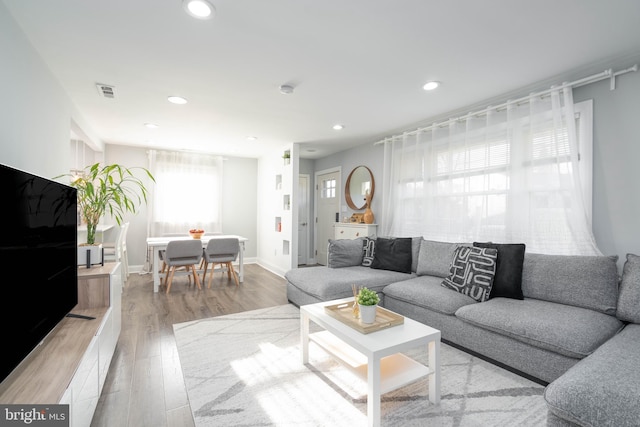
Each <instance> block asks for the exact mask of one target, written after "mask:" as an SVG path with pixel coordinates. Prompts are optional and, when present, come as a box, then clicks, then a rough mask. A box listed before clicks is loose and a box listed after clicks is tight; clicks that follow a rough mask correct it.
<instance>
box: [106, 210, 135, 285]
mask: <svg viewBox="0 0 640 427" xmlns="http://www.w3.org/2000/svg"><path fill="white" fill-rule="evenodd" d="M128 230H129V222H125V223H123V224H121V225H120V228H119V230H118V237H117V238H116V241H115V242H105V243H103V244H102V250H103V255H104V260H105V261H110V262H119V263H121V264H122V268H121V271H122V285H123V286H124V284H125V283H126V281H127V278H128V277H129V257H128V253H127V232H128Z"/></svg>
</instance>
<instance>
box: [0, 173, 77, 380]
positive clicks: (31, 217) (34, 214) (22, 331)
mask: <svg viewBox="0 0 640 427" xmlns="http://www.w3.org/2000/svg"><path fill="white" fill-rule="evenodd" d="M76 196H77V194H76V189H75V188H73V187H71V186H68V185H64V184H61V183H58V182H55V181H52V180H50V179H46V178H42V177H39V176H36V175H33V174H30V173H28V172H24V171H20V170H17V169H14V168H12V167H9V166H5V165H0V200H1V201H2V202H1V203H2V211H3V218H4V221H3V229H2V230H1V231H0V267H2V270H1V271H2V273H3V277H2V284H1V285H0V331H1V333H2V343H3V345H2V357H1V358H0V360H1V362H0V382H2V381H4V380H5V379H6V378H7V376H9V375H10V374H11V372H12V371H13V370H14V369H15V368H16V367H17V366H18V365H19V364H20V363H21V362H22V361H23V360H24V359H25V358H26V357H27V356H28V355H29V354H30V353H31V352H32V351H33V350H34V349H35V348H36V347H37V346H38V345H39V344H40V343H41V342H42V340H43V339H44V338H45V337H46V336H47V335H48V334H49V333H50V332H51V331H52V330H53V329H54V328H55V327H56V326H57V325H58V323H60V321H61V320H62V319H63V318H64V317H65V316H66V315H67V314H68V313H69V312H70V311H71V310H72V309H73V308H74V307H75V306H76V305H77V303H78V269H77V262H76V261H77V257H78V251H77V240H78V238H77V235H78V231H77V198H76Z"/></svg>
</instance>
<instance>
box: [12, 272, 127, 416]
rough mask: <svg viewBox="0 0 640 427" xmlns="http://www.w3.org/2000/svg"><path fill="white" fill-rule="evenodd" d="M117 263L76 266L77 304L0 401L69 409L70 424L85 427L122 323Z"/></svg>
mask: <svg viewBox="0 0 640 427" xmlns="http://www.w3.org/2000/svg"><path fill="white" fill-rule="evenodd" d="M121 268H122V267H121V265H120V263H109V264H105V265H104V266H101V267H93V268H89V269H87V268H85V267H79V268H78V305H77V306H76V307H75V308H74V309H73V310H72V311H71V312H72V313H73V314H79V315H83V316H89V317H93V318H94V319H81V318H73V317H66V318H65V319H63V320H62V321H61V322H60V323H59V324H58V326H57V327H56V328H55V329H54V330H53V331H52V332H51V333H50V334H49V335H48V336H47V337H46V338H45V339H44V340H43V342H42V344H41V345H40V346H39V347H38V348H37V349H36V350H34V351H33V352H32V353H31V355H29V357H28V358H27V359H26V360H25V361H23V363H22V364H21V365H20V366H19V367H18V368H17V369H16V371H14V372H13V373H12V374H11V375H10V376H9V377H8V378H7V379H6V380H5V381H3V382H2V387H1V388H0V403H22V404H24V403H29V404H47V403H62V404H68V405H69V412H70V426H71V427H86V426H88V425H90V424H91V419H92V418H93V413H94V411H95V408H96V405H97V404H98V399H99V398H100V393H101V392H102V387H103V385H104V382H105V379H106V376H107V372H108V371H109V365H110V363H111V358H112V357H113V353H114V352H115V348H116V343H117V342H118V337H119V336H120V329H121V324H122V305H121V301H122V274H121Z"/></svg>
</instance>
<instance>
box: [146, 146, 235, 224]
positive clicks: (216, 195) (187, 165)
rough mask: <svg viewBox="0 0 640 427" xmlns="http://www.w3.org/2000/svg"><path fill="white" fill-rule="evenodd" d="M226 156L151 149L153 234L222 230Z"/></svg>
mask: <svg viewBox="0 0 640 427" xmlns="http://www.w3.org/2000/svg"><path fill="white" fill-rule="evenodd" d="M222 163H223V162H222V157H219V156H212V155H207V154H198V153H183V152H169V151H156V150H151V151H150V152H149V170H150V171H151V173H152V174H153V176H154V177H155V179H156V183H155V184H154V185H153V191H152V194H151V206H152V208H151V209H150V212H149V216H150V218H149V230H148V234H149V236H162V235H164V234H167V233H184V234H185V235H187V232H188V231H189V230H190V229H192V228H200V229H203V230H205V232H207V233H209V232H212V233H220V232H222V172H223V166H222Z"/></svg>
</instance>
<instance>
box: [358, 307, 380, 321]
mask: <svg viewBox="0 0 640 427" xmlns="http://www.w3.org/2000/svg"><path fill="white" fill-rule="evenodd" d="M358 305H359V306H360V320H362V323H374V322H375V321H376V309H377V308H378V305H377V304H376V305H361V304H358Z"/></svg>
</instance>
